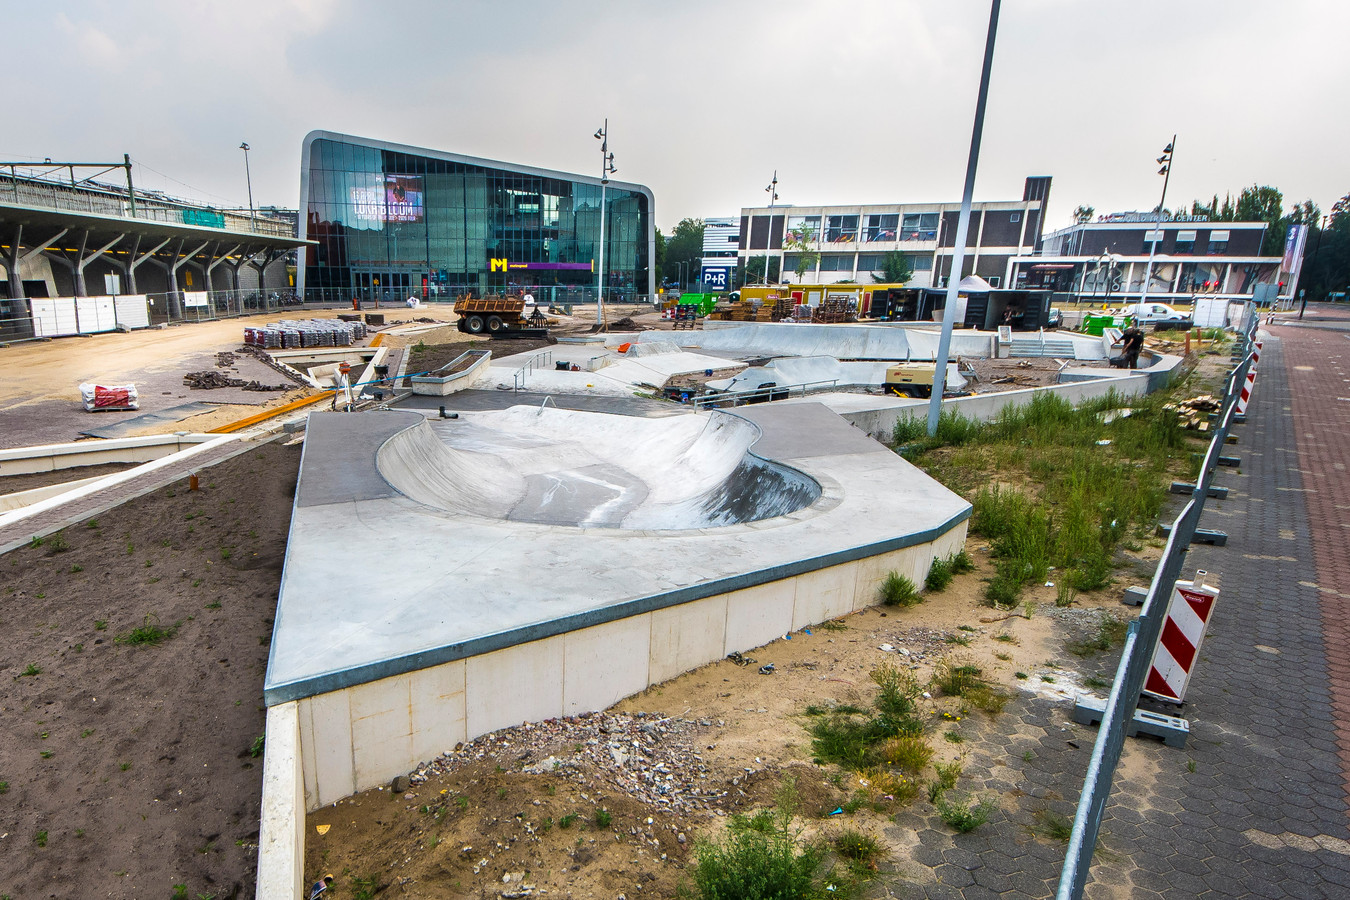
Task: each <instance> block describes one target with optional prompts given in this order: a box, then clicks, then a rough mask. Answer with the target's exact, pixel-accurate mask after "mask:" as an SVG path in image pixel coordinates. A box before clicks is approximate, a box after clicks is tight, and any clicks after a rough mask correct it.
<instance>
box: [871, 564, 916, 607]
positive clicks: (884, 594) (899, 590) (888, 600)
mask: <svg viewBox="0 0 1350 900" xmlns="http://www.w3.org/2000/svg"><path fill="white" fill-rule="evenodd" d="M881 602H882V603H883V604H885V605H886V606H903V607H906V608H908V607H911V606H917V605H918V604H920V603H922V602H923V596H922V595H921V594H920V593H919V592H918V590H917V589H915V587H914V582H912V581H910V580H909V579H908V578H906V577H905V576H904V575H901V574H899V573H898V572H891V573H889V574H888V575H887V576H886V580H885V581H883V582H882V583H881Z"/></svg>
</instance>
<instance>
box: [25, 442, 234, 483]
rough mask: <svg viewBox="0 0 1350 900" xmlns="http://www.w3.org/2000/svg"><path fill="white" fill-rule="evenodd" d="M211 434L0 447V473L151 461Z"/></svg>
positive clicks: (27, 472)
mask: <svg viewBox="0 0 1350 900" xmlns="http://www.w3.org/2000/svg"><path fill="white" fill-rule="evenodd" d="M217 437H218V435H214V434H152V435H146V436H144V437H128V438H102V439H98V440H91V441H75V442H74V443H69V444H42V445H39V446H34V447H12V448H10V449H8V450H0V475H29V474H31V473H33V472H55V471H57V470H58V469H74V468H78V467H80V466H99V465H103V464H104V463H113V462H150V461H152V460H156V459H159V458H160V457H162V456H167V455H169V454H170V453H177V452H178V451H180V450H186V449H187V448H189V447H194V446H196V445H197V444H204V443H206V442H207V441H213V440H216V438H217Z"/></svg>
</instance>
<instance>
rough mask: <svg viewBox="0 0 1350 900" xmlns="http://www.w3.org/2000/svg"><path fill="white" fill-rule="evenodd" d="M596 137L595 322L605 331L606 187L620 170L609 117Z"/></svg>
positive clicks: (597, 130) (606, 323)
mask: <svg viewBox="0 0 1350 900" xmlns="http://www.w3.org/2000/svg"><path fill="white" fill-rule="evenodd" d="M595 139H596V140H597V141H599V142H600V259H599V262H598V264H597V266H596V268H597V269H598V270H599V271H598V273H597V274H598V275H599V289H598V291H597V293H596V308H595V310H596V311H595V324H596V326H597V328H598V329H599V330H601V331H603V330H604V329H605V328H606V327H607V325H608V321H607V319H606V317H605V189H606V188H607V187H609V176H610V175H612V174H613V173H614V172H616V171H618V170H617V169H615V168H614V154H613V153H610V152H609V119H605V124H604V125H602V126H600V127H599V128H597V129H596V130H595Z"/></svg>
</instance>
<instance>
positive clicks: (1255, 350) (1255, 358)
mask: <svg viewBox="0 0 1350 900" xmlns="http://www.w3.org/2000/svg"><path fill="white" fill-rule="evenodd" d="M1260 360H1261V342H1260V341H1257V342H1256V343H1255V344H1252V368H1253V369H1255V368H1256V364H1257V363H1258V362H1260Z"/></svg>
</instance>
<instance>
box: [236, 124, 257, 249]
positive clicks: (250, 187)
mask: <svg viewBox="0 0 1350 900" xmlns="http://www.w3.org/2000/svg"><path fill="white" fill-rule="evenodd" d="M239 149H240V150H243V151H244V179H245V180H246V181H247V182H248V230H249V231H257V230H258V226H257V223H255V222H254V221H253V173H252V172H250V171H249V169H248V151H249V150H250V149H251V148H250V147H249V145H248V142H247V141H244V142H243V143H241V144H240V145H239Z"/></svg>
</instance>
